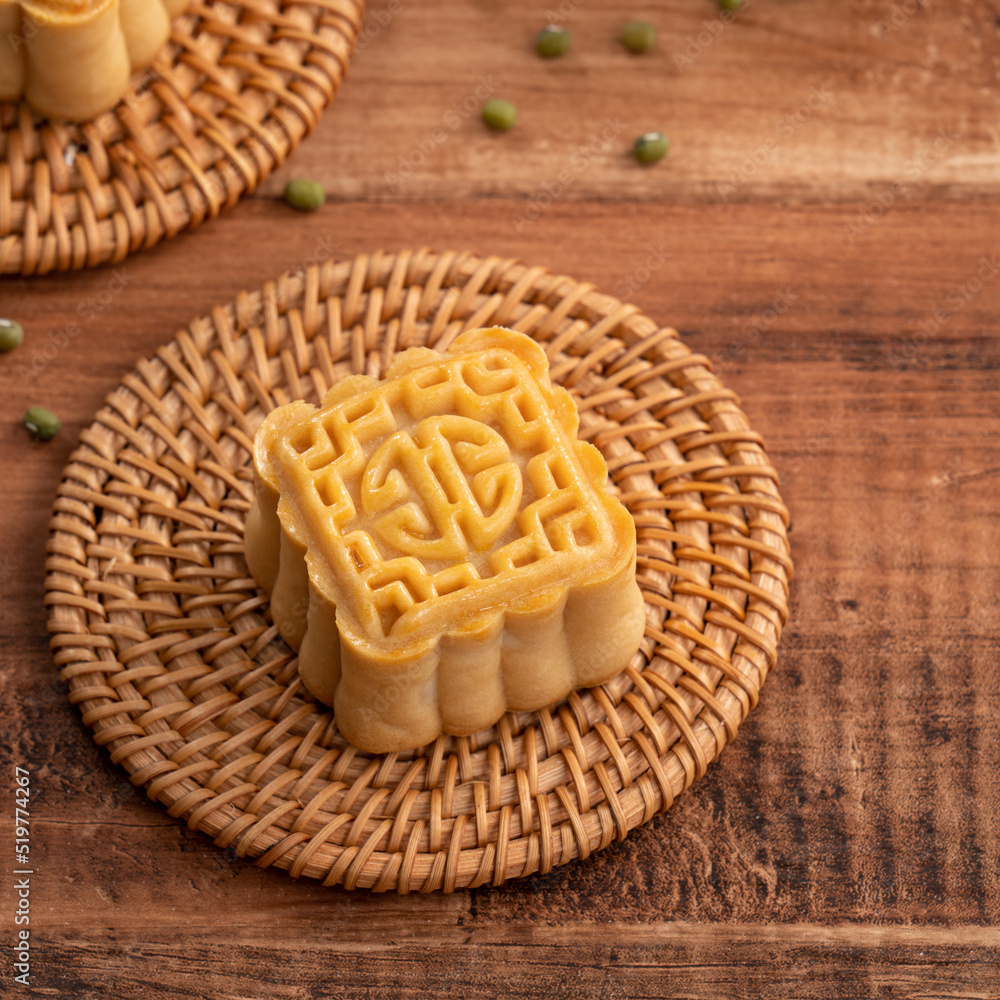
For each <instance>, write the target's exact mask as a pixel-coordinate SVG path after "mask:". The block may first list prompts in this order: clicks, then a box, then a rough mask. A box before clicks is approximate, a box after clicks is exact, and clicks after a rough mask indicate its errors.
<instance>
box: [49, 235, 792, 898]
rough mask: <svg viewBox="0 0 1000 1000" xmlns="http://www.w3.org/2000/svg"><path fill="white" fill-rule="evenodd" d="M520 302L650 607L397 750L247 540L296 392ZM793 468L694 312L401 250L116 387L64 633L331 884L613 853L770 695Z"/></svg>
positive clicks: (175, 805)
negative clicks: (484, 716) (663, 314)
mask: <svg viewBox="0 0 1000 1000" xmlns="http://www.w3.org/2000/svg"><path fill="white" fill-rule="evenodd" d="M494 324H496V325H504V326H510V327H513V328H515V329H518V330H521V331H523V332H525V333H528V334H530V335H531V336H533V337H534V338H535V339H536V340H538V341H539V342H540V343H541V344H542V345H543V346H544V347H545V349H546V351H547V353H548V356H549V358H550V362H551V366H552V376H553V379H554V381H557V382H559V383H561V384H562V385H564V386H566V387H567V388H568V389H569V390H570V391H571V392H572V393H573V395H574V396H575V397H576V399H577V401H578V404H579V408H580V411H581V436H582V437H583V438H585V439H587V440H589V441H591V442H593V443H594V444H595V445H597V447H599V448H600V449H601V451H602V452H603V453H604V455H605V457H606V459H607V461H608V466H609V470H610V476H611V480H612V482H613V484H614V486H615V487H616V489H617V490H618V491H619V495H620V497H621V499H622V500H623V502H624V503H625V504H626V506H627V507H628V508H629V510H630V511H631V512H632V514H633V516H634V518H635V522H636V526H637V534H638V552H639V559H638V562H639V565H638V570H637V575H638V579H639V582H640V584H641V586H642V589H643V592H644V594H645V596H646V602H647V630H646V638H645V640H644V642H643V646H642V648H641V650H640V651H639V653H637V654H636V656H635V657H634V658H633V661H632V663H631V664H630V666H629V667H628V668H627V669H626V670H625V672H624V673H622V674H621V675H620V676H619V677H618V678H616V679H615V680H614V681H612V682H610V683H608V684H606V685H604V686H603V687H601V688H596V689H592V690H589V691H583V692H578V693H574V694H573V695H571V696H570V697H569V698H568V699H567V700H566V701H565V702H563V703H562V704H560V705H557V706H554V707H552V708H550V709H546V710H543V711H540V712H530V713H528V712H524V713H511V714H509V715H507V716H505V717H504V718H503V719H502V720H501V721H500V722H499V723H498V724H497V725H496V726H495V727H493V728H492V729H491V730H489V731H487V732H483V733H479V734H477V735H475V736H472V737H460V738H454V737H441V738H440V739H438V740H437V741H436V742H435V743H433V744H431V745H429V746H427V747H424V748H422V749H419V750H414V751H412V752H406V753H400V754H389V755H383V756H378V755H368V754H363V753H361V752H359V751H357V750H356V749H355V748H353V747H351V746H349V745H348V744H347V743H346V742H345V741H344V740H343V738H342V737H341V736H340V735H339V734H338V732H337V727H336V721H335V719H333V718H332V715H331V713H330V712H329V711H327V710H326V709H325V708H323V706H319V705H317V704H316V703H314V702H313V701H312V699H311V698H310V697H309V696H308V695H307V693H306V692H305V690H304V689H303V688H302V687H301V685H300V682H299V679H298V676H297V668H296V662H295V659H294V654H293V653H292V652H291V651H290V650H289V649H288V648H287V647H286V646H285V645H284V643H283V642H282V640H281V639H280V637H279V636H278V634H277V630H276V628H275V627H274V625H273V624H272V623H271V622H270V621H269V619H268V605H267V598H266V596H265V595H263V593H262V592H261V591H260V590H258V589H257V587H256V586H255V585H254V582H253V580H252V579H251V578H250V577H249V575H248V573H247V570H246V565H245V563H244V559H243V545H242V542H243V519H244V516H245V514H246V511H247V510H248V508H249V506H250V501H251V498H252V488H253V487H252V470H251V467H250V448H251V442H252V438H253V434H254V430H255V428H256V427H257V425H258V424H259V422H260V421H261V420H262V419H263V416H264V414H265V413H266V412H268V411H269V410H270V409H271V408H272V407H274V406H276V405H279V404H282V403H284V402H287V401H290V400H293V399H296V398H305V399H307V400H310V401H313V402H316V401H317V400H318V399H319V398H320V397H321V396H322V395H323V393H324V392H325V390H326V389H327V387H328V386H330V385H331V384H332V383H333V382H334V381H335V380H336V379H338V378H340V377H342V376H344V375H346V374H349V373H355V372H364V373H367V374H371V375H376V376H377V375H378V374H379V373H380V372H382V371H383V370H384V368H385V366H386V364H387V361H388V359H389V358H391V357H392V355H393V354H394V352H396V351H398V350H402V349H404V348H406V347H410V346H414V345H417V344H426V345H430V346H433V347H435V348H437V349H439V350H443V349H445V347H446V346H447V345H448V344H449V343H450V342H451V341H452V340H453V339H454V338H455V337H456V336H457V335H458V334H459V333H460V332H461V331H462V330H465V329H468V328H471V327H477V326H488V325H494ZM786 525H787V512H786V510H785V507H784V506H783V504H782V502H781V499H780V497H779V494H778V491H777V486H776V474H775V472H774V470H773V468H772V467H771V465H770V463H769V461H768V459H767V456H766V455H765V453H764V450H763V447H762V442H761V439H760V436H759V435H758V434H756V433H755V432H754V431H752V430H751V429H750V428H749V426H748V424H747V420H746V417H745V416H744V414H743V413H742V411H741V410H740V408H739V403H738V400H737V399H736V397H735V395H734V394H733V392H732V391H730V390H729V389H727V388H726V387H725V386H723V385H722V383H721V382H720V381H719V380H718V379H717V378H716V377H715V376H714V375H713V374H712V373H711V371H710V367H709V363H708V360H707V359H706V358H705V357H703V356H702V355H699V354H692V353H691V352H690V351H689V349H688V348H687V347H686V346H685V345H684V344H682V343H681V342H680V341H679V340H678V338H677V336H676V333H675V332H674V331H673V330H670V329H667V328H661V327H658V326H657V324H656V323H655V322H653V320H651V319H650V318H649V317H647V316H645V315H643V314H642V313H641V312H639V310H638V309H637V308H636V307H635V306H632V305H628V304H623V303H621V302H620V301H618V300H616V299H613V298H610V297H608V296H606V295H603V294H600V293H599V292H597V291H595V290H594V289H593V288H592V287H591V286H589V285H587V284H582V283H579V282H577V281H574V280H572V279H570V278H567V277H562V276H555V275H552V274H550V273H549V272H548V271H546V270H545V269H543V268H540V267H527V266H525V265H523V264H520V263H517V262H515V261H512V260H502V259H499V258H485V259H483V258H479V257H476V256H473V255H471V254H464V253H442V254H438V253H433V252H431V251H427V250H419V251H414V252H403V253H399V254H396V255H389V254H381V253H377V254H374V255H372V256H370V257H368V256H362V257H358V258H355V259H354V260H351V261H347V262H342V263H334V262H327V263H324V264H323V265H321V266H320V267H318V268H310V269H309V270H307V271H305V272H301V271H300V272H297V273H293V274H289V275H284V276H282V277H281V278H279V279H278V280H277V281H275V282H272V283H269V284H267V285H266V286H265V287H264V288H263V289H262V290H261V291H259V292H253V293H243V294H241V295H240V296H239V297H238V298H237V300H236V301H235V303H234V304H232V305H230V306H225V307H218V308H217V309H215V310H214V311H213V312H212V314H211V316H210V317H205V318H201V319H197V320H195V321H194V322H192V323H191V324H190V326H189V327H188V328H187V329H186V330H183V331H181V332H180V333H179V334H178V335H177V336H176V338H175V339H174V340H173V341H172V342H170V343H169V344H167V345H166V346H164V347H162V348H161V349H160V350H159V351H158V352H157V353H156V355H155V357H152V358H150V359H148V360H145V361H143V362H141V363H140V364H139V365H138V366H137V368H136V369H135V371H134V372H133V373H131V374H130V375H128V376H127V377H126V378H125V379H124V380H123V381H122V383H121V384H120V385H119V386H118V387H117V388H116V389H115V390H114V391H113V392H112V393H111V394H110V395H109V396H108V398H107V400H106V403H105V406H104V408H103V409H102V410H101V411H100V412H99V414H98V415H97V417H96V419H95V422H94V423H93V424H92V425H91V426H90V427H89V428H87V429H86V430H85V431H84V432H83V434H82V435H81V439H80V443H79V446H78V448H77V449H76V450H75V452H74V453H73V455H72V457H71V461H70V463H69V465H68V466H67V468H66V470H65V473H64V479H63V482H62V484H61V486H60V488H59V493H58V498H57V500H56V503H55V508H54V515H53V519H52V522H51V534H50V539H49V547H48V552H49V555H48V563H47V570H48V575H47V597H46V600H47V602H48V605H49V628H50V631H51V633H52V647H53V650H54V655H55V660H56V663H57V665H58V666H59V667H60V668H61V669H62V675H63V677H64V678H65V679H67V680H68V681H69V687H70V698H71V700H72V701H73V702H74V703H75V704H77V705H78V706H79V707H80V710H81V711H82V713H83V721H84V722H85V723H86V725H88V726H89V727H91V729H92V730H93V735H94V738H95V740H96V741H97V743H98V744H100V745H101V746H106V747H107V748H108V749H109V751H110V753H111V757H112V760H113V761H115V762H116V763H118V764H121V765H122V766H123V767H124V768H126V770H127V771H128V772H129V773H130V775H131V780H132V782H133V783H134V784H136V785H142V786H144V787H145V788H146V791H147V793H148V794H149V795H150V796H151V797H152V798H153V799H155V800H157V801H159V802H161V803H163V805H164V806H165V807H166V808H167V810H168V811H169V813H170V814H171V815H172V816H174V817H178V818H182V819H184V820H186V821H187V823H188V825H189V826H190V827H191V828H192V829H197V830H201V831H203V832H205V833H207V834H208V835H209V836H211V837H213V838H214V839H215V841H216V843H217V844H219V845H220V846H222V847H227V848H233V849H235V851H236V853H237V854H239V855H240V856H245V857H248V858H254V859H256V863H257V864H258V865H260V866H262V867H266V866H268V865H277V866H279V867H281V868H286V869H288V870H289V871H290V872H291V874H292V875H294V876H299V875H306V876H311V877H313V878H317V879H322V880H323V882H324V884H327V885H333V884H343V885H344V886H346V887H348V888H354V887H367V888H372V889H376V890H397V891H399V892H409V891H434V890H444V891H451V890H454V889H457V888H461V887H465V886H477V885H482V884H484V883H492V884H494V885H499V884H501V883H503V882H504V881H505V880H507V879H510V878H517V877H521V876H525V875H530V874H531V873H533V872H546V871H548V870H550V869H551V868H552V867H554V866H556V865H561V864H565V863H566V862H568V861H569V860H570V859H572V858H576V857H579V858H586V857H587V856H588V855H590V854H591V853H593V852H594V851H597V850H600V849H601V848H604V847H606V846H608V845H609V844H611V843H612V842H614V841H616V840H620V839H622V838H624V837H625V836H626V834H627V833H628V831H629V830H630V829H632V828H634V827H636V826H638V825H639V824H642V823H645V822H647V821H648V820H649V819H650V818H651V817H653V816H654V815H655V814H656V813H657V812H660V811H662V810H664V809H666V808H668V807H669V806H670V805H671V804H672V802H673V801H674V798H675V797H676V796H677V794H678V793H680V792H681V791H682V790H683V789H684V788H686V787H687V786H689V785H690V784H691V783H692V782H693V781H695V780H697V779H698V778H700V777H701V776H702V775H704V773H705V770H706V768H707V766H708V764H709V763H710V762H711V761H712V760H713V759H714V758H715V757H717V756H718V754H719V753H720V751H721V750H722V748H723V747H724V746H725V745H726V744H727V743H728V742H729V741H730V740H732V739H733V738H734V737H735V735H736V732H737V728H738V727H739V725H740V724H741V722H742V721H743V720H744V719H745V718H746V716H747V714H748V713H749V712H750V711H751V709H753V708H754V706H755V705H756V704H757V699H758V694H759V691H760V688H761V685H762V684H763V682H764V679H765V677H766V675H767V673H768V671H769V670H770V669H771V668H772V667H773V666H774V664H775V660H776V645H777V642H778V638H779V636H780V633H781V628H782V625H783V623H784V621H785V618H786V614H787V600H788V581H789V577H790V575H791V569H792V567H791V562H790V559H789V550H788V544H787V538H786V533H785V532H786Z"/></svg>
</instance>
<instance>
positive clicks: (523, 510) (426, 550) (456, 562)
mask: <svg viewBox="0 0 1000 1000" xmlns="http://www.w3.org/2000/svg"><path fill="white" fill-rule="evenodd" d="M577 422H578V417H577V412H576V407H575V405H574V403H573V401H572V399H571V398H570V396H569V394H568V393H567V392H566V391H565V390H564V389H562V388H559V387H553V386H552V385H551V383H550V381H549V377H548V364H547V361H546V358H545V355H544V353H543V352H542V350H541V348H540V347H539V346H538V345H537V344H536V343H535V342H534V341H532V340H531V339H530V338H528V337H526V336H524V335H523V334H520V333H514V332H512V331H510V330H504V329H500V328H493V329H490V330H475V331H470V332H468V333H466V334H464V335H462V336H461V337H459V338H458V339H457V340H456V342H455V343H454V345H453V346H452V347H451V349H450V350H449V351H448V352H447V353H446V354H444V355H442V354H439V353H437V352H435V351H431V350H428V349H425V348H415V349H412V350H409V351H405V352H403V353H402V354H400V355H399V356H398V357H397V358H396V360H395V362H394V363H393V364H392V365H391V366H390V368H389V370H388V372H387V373H386V378H385V380H384V381H382V382H377V381H376V380H374V379H371V378H368V377H365V376H352V377H350V378H346V379H343V380H342V381H340V382H338V383H337V384H336V385H335V386H334V387H333V388H332V389H331V390H330V391H329V392H328V393H327V395H326V397H325V398H324V399H323V401H322V406H321V407H320V408H319V409H317V408H316V407H314V406H311V405H309V404H307V403H303V402H298V403H291V404H288V405H287V406H283V407H279V408H278V409H277V410H274V411H272V413H271V414H269V415H268V417H267V418H266V420H265V421H264V423H263V425H262V426H261V427H260V429H259V430H258V432H257V436H256V440H255V447H254V468H255V479H256V488H257V493H256V499H255V501H254V504H253V507H252V508H251V511H250V514H249V516H248V519H247V526H246V553H247V562H248V565H249V567H250V570H251V572H252V573H253V575H254V577H255V578H256V579H257V581H258V583H260V585H261V586H262V587H263V588H264V589H265V590H267V591H269V592H270V594H271V611H272V616H273V620H274V621H275V623H276V624H277V625H278V627H279V630H280V631H281V634H282V635H283V636H284V638H285V639H286V640H287V641H288V642H289V644H290V645H291V646H292V647H293V648H295V649H298V650H299V670H300V673H301V676H302V679H303V681H304V683H305V685H306V687H307V688H308V689H309V690H310V691H312V692H313V694H315V695H316V696H317V697H318V698H320V699H321V700H323V701H325V702H327V703H330V704H333V706H334V714H335V717H336V720H337V724H338V727H339V728H340V730H341V731H342V732H343V733H344V734H345V735H346V736H347V737H348V739H350V740H351V741H352V742H353V743H355V744H356V745H357V746H359V747H360V748H361V749H363V750H366V751H368V752H386V751H395V750H404V749H409V748H413V747H417V746H422V745H423V744H425V743H427V742H429V741H430V740H433V739H434V738H435V737H437V736H438V735H440V733H442V732H446V733H452V734H463V733H472V732H475V731H477V730H480V729H483V728H486V727H488V726H490V725H492V724H493V723H495V722H496V721H497V720H498V719H499V718H500V716H501V715H503V713H504V712H505V711H508V710H511V709H536V708H541V707H542V706H544V705H547V704H550V703H552V702H554V701H557V700H559V699H560V698H563V697H565V696H566V695H567V694H568V693H569V691H570V690H571V689H572V688H574V687H580V686H591V685H596V684H601V683H603V682H604V681H606V680H609V679H610V678H611V677H613V676H614V675H615V674H617V673H618V672H619V671H620V670H621V669H622V668H623V667H624V666H625V665H626V663H627V662H628V660H629V659H630V658H631V656H632V655H633V653H635V651H636V649H637V648H638V645H639V642H640V640H641V638H642V633H643V627H644V607H643V599H642V596H641V593H640V591H639V588H638V586H637V584H636V582H635V526H634V523H633V521H632V518H631V515H630V514H629V513H628V511H627V510H626V509H625V508H624V507H623V506H622V505H621V504H620V503H618V501H617V500H615V499H613V498H612V497H609V496H608V495H607V493H606V484H607V467H606V466H605V463H604V460H603V458H602V457H601V455H600V453H599V452H598V451H597V449H596V448H594V447H592V446H591V445H589V444H586V443H584V442H581V441H578V440H577V439H576V430H577Z"/></svg>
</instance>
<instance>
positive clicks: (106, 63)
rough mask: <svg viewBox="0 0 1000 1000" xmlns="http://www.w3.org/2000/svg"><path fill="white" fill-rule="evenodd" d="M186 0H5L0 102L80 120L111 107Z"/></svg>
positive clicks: (0, 25)
mask: <svg viewBox="0 0 1000 1000" xmlns="http://www.w3.org/2000/svg"><path fill="white" fill-rule="evenodd" d="M187 3H188V0H0V38H2V39H3V40H4V41H3V44H4V49H5V52H4V54H3V55H2V56H0V100H5V101H11V100H17V99H19V98H21V97H23V98H24V99H25V100H26V101H27V102H28V103H29V104H30V105H31V106H32V107H33V108H34V109H35V110H36V111H38V112H39V113H40V114H43V115H48V116H50V117H52V118H70V119H74V120H82V119H86V118H92V117H93V116H94V115H96V114H99V113H100V112H102V111H107V110H108V109H109V108H111V107H112V106H113V105H114V104H115V103H116V102H117V101H118V100H119V99H120V98H121V97H122V95H123V94H124V93H125V91H126V90H127V88H128V81H129V75H130V74H131V73H134V72H135V71H136V70H139V69H142V68H143V67H145V66H148V65H149V64H150V63H151V62H152V61H153V57H154V56H155V55H156V53H157V51H158V50H159V49H160V47H161V46H162V45H163V43H164V42H165V41H166V40H167V37H168V35H169V34H170V21H171V18H174V17H176V16H177V15H178V14H180V13H181V12H182V11H183V10H184V8H185V7H186V6H187Z"/></svg>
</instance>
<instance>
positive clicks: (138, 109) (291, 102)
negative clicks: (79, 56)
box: [0, 0, 364, 275]
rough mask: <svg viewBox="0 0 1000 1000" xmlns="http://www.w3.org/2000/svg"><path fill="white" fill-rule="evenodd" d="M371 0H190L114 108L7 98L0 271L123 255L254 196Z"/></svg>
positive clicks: (75, 266) (322, 89) (325, 100)
mask: <svg viewBox="0 0 1000 1000" xmlns="http://www.w3.org/2000/svg"><path fill="white" fill-rule="evenodd" d="M363 10H364V2H363V0H308V2H301V0H245V2H240V3H214V2H199V0H194V2H193V3H192V4H191V6H190V7H189V9H188V12H187V13H186V14H184V15H183V16H181V17H180V18H178V19H177V20H176V21H175V22H174V27H173V32H172V34H171V38H170V42H169V43H168V44H167V46H166V47H165V48H164V49H163V50H162V51H161V52H160V54H159V55H158V56H157V58H156V61H155V63H154V64H153V66H152V67H151V68H150V69H149V70H147V71H145V73H143V74H140V75H139V76H137V77H136V79H135V80H134V81H133V88H132V90H130V92H129V93H128V94H126V96H125V97H124V98H123V99H122V100H121V101H120V102H119V103H118V105H117V106H116V107H115V108H114V109H113V110H111V111H109V112H107V113H106V114H103V115H99V116H98V117H97V118H95V119H93V120H92V121H89V122H85V123H82V124H79V125H71V124H66V123H59V122H49V121H46V120H44V119H41V118H39V117H37V116H36V115H33V114H32V112H31V111H30V110H29V109H28V107H27V106H26V105H24V104H12V103H0V275H2V274H23V275H31V274H46V273H47V272H50V271H68V270H79V269H80V268H85V267H95V266H97V265H99V264H105V263H109V262H110V263H116V262H119V261H121V260H123V259H124V258H125V257H126V256H127V255H128V254H130V253H134V252H135V251H137V250H140V249H143V248H145V247H151V246H154V245H155V244H157V243H159V242H160V241H161V240H164V239H169V238H170V237H172V236H175V235H176V234H177V233H178V232H180V231H181V230H183V229H189V228H193V227H194V226H197V225H200V224H201V223H202V222H204V221H205V220H206V219H212V218H214V217H215V216H216V215H218V214H219V212H220V211H222V210H223V209H225V208H231V207H232V206H233V205H235V204H236V202H237V201H238V200H239V199H240V198H241V197H243V195H245V194H249V193H250V192H252V191H253V190H254V189H255V188H256V187H257V185H258V184H260V183H261V181H263V180H264V179H265V178H266V177H267V176H268V175H269V174H270V173H271V172H272V171H273V170H274V169H275V168H276V167H278V166H280V165H281V164H282V163H283V162H284V161H285V158H286V157H287V156H288V155H289V153H291V152H292V151H293V150H294V149H295V147H296V146H297V145H298V144H299V142H300V140H301V139H302V138H303V136H305V135H307V134H308V133H309V132H310V131H312V129H313V128H314V127H315V125H316V123H317V122H318V121H319V117H320V114H321V113H322V111H323V109H324V108H325V107H326V106H327V105H328V104H329V103H330V102H331V101H332V100H333V97H334V94H335V93H336V92H337V88H338V87H339V86H340V82H341V80H342V79H343V76H344V73H345V71H346V69H347V63H348V59H349V57H350V53H351V48H352V46H353V44H354V39H355V37H356V35H357V32H358V28H359V26H360V22H361V15H362V12H363Z"/></svg>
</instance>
